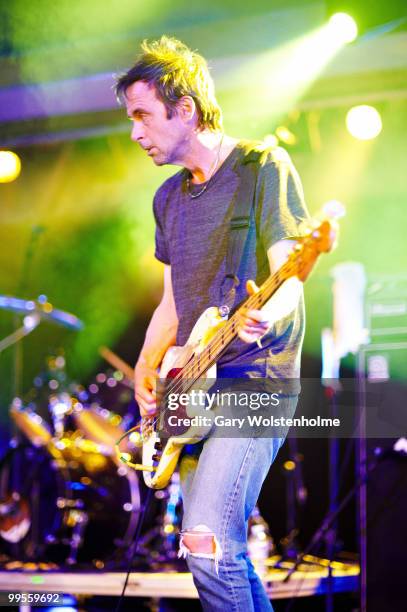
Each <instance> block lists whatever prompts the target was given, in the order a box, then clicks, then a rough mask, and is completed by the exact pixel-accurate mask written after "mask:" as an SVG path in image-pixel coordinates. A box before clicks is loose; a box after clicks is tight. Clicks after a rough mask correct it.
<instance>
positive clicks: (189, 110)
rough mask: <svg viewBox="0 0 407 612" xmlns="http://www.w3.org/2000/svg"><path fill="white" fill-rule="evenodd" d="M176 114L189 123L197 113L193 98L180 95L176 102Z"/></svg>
mask: <svg viewBox="0 0 407 612" xmlns="http://www.w3.org/2000/svg"><path fill="white" fill-rule="evenodd" d="M177 112H178V116H179V117H180V118H181V119H182V120H183V121H185V123H189V122H190V121H192V119H193V118H194V116H195V115H196V114H197V110H196V105H195V100H194V99H193V98H192V97H191V96H182V98H180V99H179V100H178V102H177Z"/></svg>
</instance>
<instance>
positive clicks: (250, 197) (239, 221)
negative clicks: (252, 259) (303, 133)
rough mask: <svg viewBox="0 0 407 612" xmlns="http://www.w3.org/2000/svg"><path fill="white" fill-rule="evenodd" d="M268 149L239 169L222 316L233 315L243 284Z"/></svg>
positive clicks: (254, 153)
mask: <svg viewBox="0 0 407 612" xmlns="http://www.w3.org/2000/svg"><path fill="white" fill-rule="evenodd" d="M264 152H265V149H264V148H263V149H259V150H258V149H255V150H252V151H249V153H247V154H246V156H245V158H244V160H243V163H242V167H241V170H240V185H239V190H238V193H237V196H236V199H235V203H234V209H233V215H232V219H231V220H230V231H229V240H228V247H227V252H226V273H225V277H224V279H223V281H222V284H221V288H220V306H219V311H220V314H221V315H222V316H225V315H227V314H229V313H230V311H231V310H232V308H233V305H234V302H235V299H236V287H238V286H239V284H240V279H239V269H240V266H241V263H242V256H243V252H244V247H245V244H246V240H247V236H248V233H249V228H250V225H251V223H255V215H254V196H255V191H256V181H257V176H258V171H259V167H260V164H259V160H260V157H261V156H263V155H264Z"/></svg>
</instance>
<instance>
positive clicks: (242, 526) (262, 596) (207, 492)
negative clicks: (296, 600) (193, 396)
mask: <svg viewBox="0 0 407 612" xmlns="http://www.w3.org/2000/svg"><path fill="white" fill-rule="evenodd" d="M283 441H284V438H262V437H258V438H255V437H252V438H238V437H235V438H216V437H209V438H208V439H206V440H205V441H204V443H203V446H202V451H201V453H200V455H199V459H198V460H197V458H196V457H194V456H193V455H189V454H185V455H184V457H183V458H182V460H181V465H180V475H181V487H182V493H183V502H184V518H183V533H191V530H195V531H196V528H197V527H198V531H199V530H204V531H207V532H210V533H211V534H213V537H214V540H213V542H214V546H213V548H214V550H213V553H198V552H195V553H192V554H191V551H190V550H189V549H187V547H186V546H185V544H184V543H183V541H182V536H181V553H184V555H185V557H186V560H187V563H188V567H189V569H190V571H191V572H192V576H193V579H194V583H195V586H196V588H197V590H198V593H199V598H200V601H201V604H202V607H203V610H204V611H205V612H266V611H267V612H270V611H272V610H273V608H272V606H271V604H270V601H269V598H268V596H267V594H266V592H265V590H264V587H263V584H262V582H261V580H260V578H259V577H258V576H257V574H256V572H255V570H254V567H253V565H252V563H251V561H250V559H249V557H248V555H247V526H248V523H247V522H248V518H249V516H250V514H251V512H252V510H253V508H254V506H255V504H256V502H257V498H258V496H259V493H260V489H261V486H262V484H263V481H264V479H265V477H266V475H267V472H268V471H269V468H270V466H271V464H272V462H273V461H274V459H275V458H276V455H277V453H278V451H279V449H280V447H281V445H282V443H283ZM195 535H196V534H195ZM198 537H199V536H198Z"/></svg>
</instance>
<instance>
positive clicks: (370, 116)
mask: <svg viewBox="0 0 407 612" xmlns="http://www.w3.org/2000/svg"><path fill="white" fill-rule="evenodd" d="M346 127H347V128H348V131H349V133H350V134H351V135H352V136H353V137H354V138H357V139H358V140H372V139H373V138H376V136H378V135H379V134H380V132H381V131H382V119H381V117H380V113H379V112H378V111H377V110H376V109H375V108H374V107H373V106H367V105H366V104H362V105H361V106H354V107H353V108H351V109H350V110H349V111H348V114H347V115H346Z"/></svg>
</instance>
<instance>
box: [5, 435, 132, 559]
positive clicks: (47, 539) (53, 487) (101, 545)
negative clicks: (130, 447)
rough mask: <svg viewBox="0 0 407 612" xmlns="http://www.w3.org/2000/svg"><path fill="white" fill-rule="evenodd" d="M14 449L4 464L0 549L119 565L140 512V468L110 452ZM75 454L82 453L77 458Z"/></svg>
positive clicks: (24, 556) (22, 554) (30, 556)
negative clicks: (55, 453)
mask: <svg viewBox="0 0 407 612" xmlns="http://www.w3.org/2000/svg"><path fill="white" fill-rule="evenodd" d="M85 452H86V451H84V450H83V449H79V450H77V452H71V453H70V454H69V458H68V459H61V458H57V459H55V458H52V457H51V456H50V454H49V452H48V451H47V450H46V449H44V448H36V447H33V446H28V445H27V446H21V447H19V448H16V449H12V450H10V451H9V453H8V454H7V455H6V456H5V457H4V458H3V460H2V462H1V464H0V543H1V544H2V545H1V549H3V550H5V551H6V552H7V554H8V555H9V556H10V557H12V558H15V559H18V560H20V561H37V562H41V561H43V562H48V563H49V562H53V563H56V564H57V565H59V566H60V565H62V566H63V565H69V566H74V565H76V564H80V565H82V566H83V565H90V566H92V567H94V568H97V569H103V568H106V569H107V568H112V569H114V567H115V566H116V565H117V566H119V565H121V564H122V563H123V561H124V560H125V556H126V551H127V550H128V549H129V547H131V543H132V541H133V538H134V534H135V531H136V527H137V523H138V518H139V513H140V488H139V481H138V475H137V473H136V472H135V471H133V470H129V469H128V468H126V467H125V466H119V467H117V465H115V464H114V463H113V461H112V460H111V459H110V458H109V457H106V456H103V455H102V456H99V457H98V459H97V461H95V463H94V464H93V462H92V458H89V457H88V458H87V460H84V457H83V454H84V453H85ZM75 455H77V458H76V459H75Z"/></svg>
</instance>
